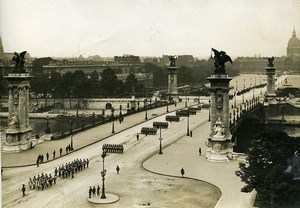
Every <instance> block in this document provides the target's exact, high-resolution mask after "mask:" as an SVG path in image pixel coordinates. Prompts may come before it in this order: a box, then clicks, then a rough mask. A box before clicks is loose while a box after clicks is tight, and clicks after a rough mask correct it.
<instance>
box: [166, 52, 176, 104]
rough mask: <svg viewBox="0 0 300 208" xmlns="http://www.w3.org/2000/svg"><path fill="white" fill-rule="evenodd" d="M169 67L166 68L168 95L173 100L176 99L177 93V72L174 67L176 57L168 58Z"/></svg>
mask: <svg viewBox="0 0 300 208" xmlns="http://www.w3.org/2000/svg"><path fill="white" fill-rule="evenodd" d="M169 59H170V66H169V67H168V94H169V96H170V97H172V98H173V100H177V99H178V91H177V70H178V68H177V67H176V62H175V60H176V56H170V57H169Z"/></svg>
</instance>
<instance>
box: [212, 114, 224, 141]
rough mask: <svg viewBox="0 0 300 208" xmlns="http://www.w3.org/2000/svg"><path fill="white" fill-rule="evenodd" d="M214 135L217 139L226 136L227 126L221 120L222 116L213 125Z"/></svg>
mask: <svg viewBox="0 0 300 208" xmlns="http://www.w3.org/2000/svg"><path fill="white" fill-rule="evenodd" d="M212 137H213V138H215V139H223V138H224V137H225V126H224V125H223V123H222V122H221V120H220V117H219V118H218V120H217V121H216V123H215V125H214V127H213V131H212Z"/></svg>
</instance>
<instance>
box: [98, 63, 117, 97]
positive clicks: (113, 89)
mask: <svg viewBox="0 0 300 208" xmlns="http://www.w3.org/2000/svg"><path fill="white" fill-rule="evenodd" d="M100 85H101V89H103V93H104V95H114V94H119V93H120V92H121V89H122V87H121V86H122V82H120V81H119V80H118V77H117V75H116V74H115V72H114V70H112V69H111V68H106V69H104V70H103V72H102V74H101V81H100Z"/></svg>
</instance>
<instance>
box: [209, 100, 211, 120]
mask: <svg viewBox="0 0 300 208" xmlns="http://www.w3.org/2000/svg"><path fill="white" fill-rule="evenodd" d="M210 102H211V101H210V100H208V121H210Z"/></svg>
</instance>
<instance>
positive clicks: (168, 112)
mask: <svg viewBox="0 0 300 208" xmlns="http://www.w3.org/2000/svg"><path fill="white" fill-rule="evenodd" d="M166 102H167V113H169V97H168V95H167V100H166Z"/></svg>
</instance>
